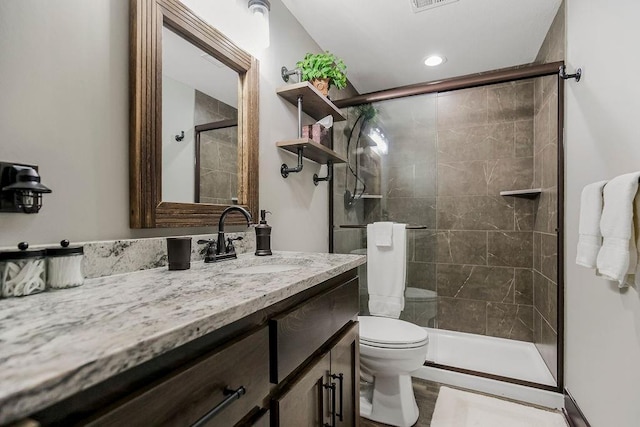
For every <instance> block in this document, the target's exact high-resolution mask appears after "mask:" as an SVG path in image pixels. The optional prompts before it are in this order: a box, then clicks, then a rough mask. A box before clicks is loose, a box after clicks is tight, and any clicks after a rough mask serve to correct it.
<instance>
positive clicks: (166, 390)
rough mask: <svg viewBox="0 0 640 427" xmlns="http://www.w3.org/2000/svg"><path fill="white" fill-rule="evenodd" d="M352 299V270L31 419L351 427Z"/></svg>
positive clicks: (354, 381) (354, 419) (354, 367)
mask: <svg viewBox="0 0 640 427" xmlns="http://www.w3.org/2000/svg"><path fill="white" fill-rule="evenodd" d="M358 295H359V294H358V278H357V275H356V270H355V269H354V270H350V271H348V272H346V273H343V274H341V275H339V276H336V277H334V278H332V279H329V280H327V281H326V282H324V283H321V284H319V285H317V286H315V287H314V288H311V289H308V290H306V291H302V292H301V293H298V294H295V295H293V296H291V297H289V298H287V299H286V300H284V301H281V302H279V303H276V304H274V305H272V306H270V307H267V308H264V309H262V310H260V311H259V312H256V313H253V314H251V315H249V316H247V317H246V318H243V319H241V320H239V321H237V322H234V323H232V324H230V325H228V326H225V327H223V328H222V329H220V330H217V331H214V332H212V333H210V334H208V335H205V336H204V337H202V338H199V339H197V340H196V341H194V342H191V343H188V344H185V345H184V346H182V347H179V348H177V349H175V350H172V351H170V352H168V353H166V354H164V355H162V356H159V357H158V358H156V359H152V360H151V361H149V362H146V363H145V364H143V365H140V366H138V367H136V368H133V369H132V370H130V371H127V372H125V373H123V374H120V375H118V376H117V377H114V378H112V379H109V380H107V381H105V383H101V384H98V385H96V386H94V387H92V388H90V389H88V390H86V391H83V392H81V393H78V394H77V395H74V396H72V397H70V398H67V399H66V400H64V401H62V402H60V403H57V404H55V405H53V406H51V407H49V408H47V409H45V410H43V411H41V412H39V413H37V414H34V417H33V418H34V419H35V420H37V421H39V422H40V423H41V425H43V426H46V425H65V426H67V425H69V426H72V425H76V426H78V425H80V426H92V427H102V426H118V427H119V426H127V427H130V426H131V427H134V426H145V427H147V426H176V427H177V426H179V427H184V426H198V427H204V426H224V427H228V426H234V425H235V426H269V425H270V426H295V427H299V426H319V427H324V426H331V427H338V426H355V425H358V419H359V418H358V416H357V414H358V413H359V410H358V403H359V374H360V372H359V354H358V348H359V347H358V322H357V315H358V307H359V303H358V297H359V296H358ZM201 341H202V342H201ZM234 393H235V394H234Z"/></svg>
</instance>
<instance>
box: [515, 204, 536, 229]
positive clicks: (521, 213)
mask: <svg viewBox="0 0 640 427" xmlns="http://www.w3.org/2000/svg"><path fill="white" fill-rule="evenodd" d="M513 199H514V200H513V203H514V212H513V213H514V229H515V231H532V230H533V227H534V226H535V220H536V210H537V208H538V201H537V200H531V199H525V198H522V197H514V198H513Z"/></svg>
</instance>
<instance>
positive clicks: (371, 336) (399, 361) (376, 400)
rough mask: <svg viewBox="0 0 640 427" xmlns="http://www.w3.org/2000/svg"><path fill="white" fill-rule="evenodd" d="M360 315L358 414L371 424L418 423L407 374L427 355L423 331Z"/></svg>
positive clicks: (402, 426)
mask: <svg viewBox="0 0 640 427" xmlns="http://www.w3.org/2000/svg"><path fill="white" fill-rule="evenodd" d="M372 314H374V315H373V316H360V317H358V320H359V321H360V370H361V378H362V380H363V381H364V382H365V383H369V384H371V383H372V384H373V385H372V387H371V386H370V387H366V386H365V387H362V390H361V393H360V415H361V416H362V417H364V418H368V419H370V420H373V421H377V422H381V423H385V424H390V425H393V426H399V427H409V426H412V425H413V424H415V422H416V421H417V420H418V405H417V404H416V398H415V396H414V394H413V387H412V385H411V375H410V374H411V372H413V371H415V370H416V369H418V368H420V366H422V364H423V363H424V361H425V357H426V355H427V346H428V344H429V337H428V335H427V332H426V331H425V330H424V329H423V328H421V327H419V326H416V325H414V324H413V323H409V322H405V321H404V320H399V319H393V318H389V317H377V316H375V313H372Z"/></svg>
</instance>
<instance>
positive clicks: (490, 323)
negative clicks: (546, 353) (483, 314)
mask: <svg viewBox="0 0 640 427" xmlns="http://www.w3.org/2000/svg"><path fill="white" fill-rule="evenodd" d="M487 335H489V336H492V337H498V338H508V339H513V340H519V341H527V342H533V307H532V306H530V305H516V304H501V303H495V302H489V303H487Z"/></svg>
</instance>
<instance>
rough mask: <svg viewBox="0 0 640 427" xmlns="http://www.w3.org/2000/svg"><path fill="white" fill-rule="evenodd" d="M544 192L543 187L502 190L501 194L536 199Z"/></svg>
mask: <svg viewBox="0 0 640 427" xmlns="http://www.w3.org/2000/svg"><path fill="white" fill-rule="evenodd" d="M540 193H542V188H527V189H525V190H508V191H501V192H500V195H501V196H511V197H525V198H527V199H534V198H536V197H538V196H539V195H540Z"/></svg>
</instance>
